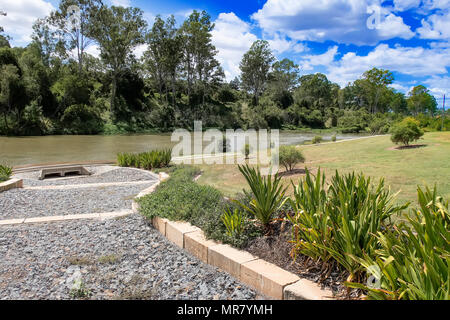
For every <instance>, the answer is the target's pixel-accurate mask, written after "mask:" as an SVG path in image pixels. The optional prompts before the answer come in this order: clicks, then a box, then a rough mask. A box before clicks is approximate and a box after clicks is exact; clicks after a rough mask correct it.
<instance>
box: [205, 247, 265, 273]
mask: <svg viewBox="0 0 450 320" xmlns="http://www.w3.org/2000/svg"><path fill="white" fill-rule="evenodd" d="M257 259H258V258H257V257H255V256H254V255H252V254H250V253H248V252H246V251H242V250H238V249H235V248H233V247H231V246H229V245H227V244H218V245H216V246H212V247H209V248H208V264H210V265H213V266H215V267H218V268H219V269H222V270H223V271H226V272H228V273H229V274H231V275H232V276H233V277H235V278H236V279H240V278H241V265H242V264H243V263H246V262H250V261H252V260H257Z"/></svg>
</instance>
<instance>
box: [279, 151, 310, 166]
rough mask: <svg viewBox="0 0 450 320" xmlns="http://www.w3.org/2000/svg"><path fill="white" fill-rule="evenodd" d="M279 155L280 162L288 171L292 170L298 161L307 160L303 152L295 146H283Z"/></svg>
mask: <svg viewBox="0 0 450 320" xmlns="http://www.w3.org/2000/svg"><path fill="white" fill-rule="evenodd" d="M279 157H280V158H279V161H280V164H281V165H282V166H284V167H285V168H286V171H292V170H294V168H295V166H296V165H297V164H298V163H303V162H305V157H304V156H303V154H302V152H301V151H300V150H298V149H297V148H296V147H295V146H281V147H280V151H279Z"/></svg>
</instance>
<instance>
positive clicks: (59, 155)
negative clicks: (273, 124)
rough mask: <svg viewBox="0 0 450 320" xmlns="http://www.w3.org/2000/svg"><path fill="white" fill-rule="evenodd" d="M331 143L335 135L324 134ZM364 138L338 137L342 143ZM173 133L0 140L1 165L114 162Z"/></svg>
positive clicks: (285, 136)
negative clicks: (123, 155) (343, 140)
mask: <svg viewBox="0 0 450 320" xmlns="http://www.w3.org/2000/svg"><path fill="white" fill-rule="evenodd" d="M315 135H317V133H295V132H280V144H281V145H294V144H302V143H304V142H305V141H310V140H311V139H312V138H313V137H314V136H315ZM321 135H322V136H323V138H324V140H330V138H331V136H332V133H326V134H325V133H324V134H321ZM358 136H360V135H355V134H342V135H337V138H338V139H339V140H342V139H351V138H355V137H358ZM174 145H175V143H174V142H171V135H170V134H151V135H118V136H44V137H0V163H7V164H8V165H12V166H22V165H29V164H44V163H55V162H82V161H114V160H115V159H116V155H117V153H119V152H144V151H149V150H154V149H160V148H168V147H173V146H174Z"/></svg>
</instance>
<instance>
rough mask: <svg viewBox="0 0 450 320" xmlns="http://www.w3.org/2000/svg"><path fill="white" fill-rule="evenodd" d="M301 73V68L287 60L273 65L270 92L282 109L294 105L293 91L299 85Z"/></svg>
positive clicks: (270, 75) (270, 76)
mask: <svg viewBox="0 0 450 320" xmlns="http://www.w3.org/2000/svg"><path fill="white" fill-rule="evenodd" d="M299 72H300V69H299V66H298V65H297V64H295V63H294V62H293V61H292V60H289V59H287V58H286V59H283V60H281V61H276V62H275V63H274V64H273V65H272V72H270V74H269V79H270V80H269V81H270V82H269V91H271V93H272V95H273V98H274V100H275V101H277V102H278V104H279V105H280V107H282V108H287V107H289V106H290V105H291V104H292V102H293V98H292V91H293V89H294V88H295V87H296V86H297V85H298V83H299Z"/></svg>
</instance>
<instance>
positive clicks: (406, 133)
mask: <svg viewBox="0 0 450 320" xmlns="http://www.w3.org/2000/svg"><path fill="white" fill-rule="evenodd" d="M423 134H424V132H423V130H422V129H420V127H419V122H418V121H417V120H415V119H414V118H405V119H403V121H402V122H400V123H397V124H395V125H393V126H392V128H391V140H392V142H394V143H395V144H398V143H402V144H404V145H406V146H407V145H409V144H410V143H411V142H413V141H417V140H418V139H419V138H420V137H422V136H423Z"/></svg>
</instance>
